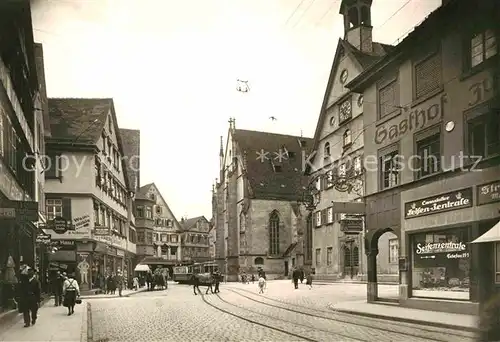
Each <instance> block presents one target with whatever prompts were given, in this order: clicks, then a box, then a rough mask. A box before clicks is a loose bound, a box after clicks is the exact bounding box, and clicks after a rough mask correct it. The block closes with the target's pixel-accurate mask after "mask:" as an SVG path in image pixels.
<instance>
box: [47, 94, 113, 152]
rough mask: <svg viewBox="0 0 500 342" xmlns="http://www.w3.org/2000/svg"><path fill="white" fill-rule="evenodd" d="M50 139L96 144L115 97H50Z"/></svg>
mask: <svg viewBox="0 0 500 342" xmlns="http://www.w3.org/2000/svg"><path fill="white" fill-rule="evenodd" d="M48 104H49V118H50V131H51V133H52V137H51V139H50V140H59V141H64V140H67V141H73V140H75V139H77V140H78V141H79V142H86V143H91V144H95V143H97V141H98V140H99V138H100V137H101V132H102V130H103V129H104V125H105V124H106V118H107V115H108V114H109V112H110V111H111V110H112V107H113V99H110V98H104V99H78V98H49V99H48Z"/></svg>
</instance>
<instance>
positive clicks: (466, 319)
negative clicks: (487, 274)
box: [328, 300, 478, 332]
mask: <svg viewBox="0 0 500 342" xmlns="http://www.w3.org/2000/svg"><path fill="white" fill-rule="evenodd" d="M328 307H329V308H330V309H332V310H334V311H337V312H342V313H347V314H351V315H358V316H364V317H371V318H379V319H386V320H391V321H398V322H405V323H414V324H421V325H428V326H434V327H439V328H446V329H455V330H462V331H469V332H477V331H478V321H477V317H476V316H472V315H463V314H453V313H447V312H439V311H428V310H418V309H410V308H404V307H400V306H397V305H389V304H372V303H367V302H366V300H363V301H350V302H340V303H335V304H328Z"/></svg>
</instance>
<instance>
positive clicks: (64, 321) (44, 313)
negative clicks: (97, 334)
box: [0, 302, 87, 342]
mask: <svg viewBox="0 0 500 342" xmlns="http://www.w3.org/2000/svg"><path fill="white" fill-rule="evenodd" d="M38 312H39V317H38V320H37V322H36V325H34V326H30V327H29V328H25V327H24V322H23V319H22V315H19V317H18V319H17V321H16V323H15V324H13V325H11V326H10V327H8V328H7V330H6V331H0V341H16V342H17V341H43V342H51V341H71V342H80V341H86V340H87V304H86V303H85V302H83V303H82V304H80V305H77V306H76V307H75V313H74V314H73V315H71V316H67V310H66V308H64V307H62V306H59V307H55V306H51V305H45V306H42V307H41V308H40V310H39V311H38Z"/></svg>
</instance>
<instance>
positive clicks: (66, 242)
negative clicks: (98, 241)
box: [52, 240, 75, 247]
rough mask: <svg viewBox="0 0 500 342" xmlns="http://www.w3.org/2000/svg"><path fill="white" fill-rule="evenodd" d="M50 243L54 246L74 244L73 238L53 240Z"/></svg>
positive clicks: (71, 245) (70, 245)
mask: <svg viewBox="0 0 500 342" xmlns="http://www.w3.org/2000/svg"><path fill="white" fill-rule="evenodd" d="M52 244H53V245H54V246H56V247H73V246H75V241H73V240H54V241H52Z"/></svg>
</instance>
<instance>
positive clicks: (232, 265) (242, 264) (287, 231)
mask: <svg viewBox="0 0 500 342" xmlns="http://www.w3.org/2000/svg"><path fill="white" fill-rule="evenodd" d="M311 144H312V140H311V139H310V138H303V137H297V136H291V135H283V134H275V133H267V132H256V131H249V130H241V129H236V128H235V124H234V121H231V124H230V128H229V132H228V138H227V142H226V146H225V148H224V147H223V146H222V138H221V148H220V153H219V154H220V178H219V179H218V180H217V188H216V193H215V194H214V197H213V210H214V213H213V215H214V217H215V229H216V261H217V263H218V266H219V269H220V270H222V271H223V272H224V273H226V274H227V279H228V280H229V281H237V280H238V279H239V275H240V274H241V273H242V272H246V273H247V274H249V273H252V272H257V269H259V268H261V269H263V270H264V271H265V272H266V274H267V276H268V278H270V279H276V278H283V277H287V276H289V274H290V271H291V269H292V268H293V267H304V268H307V267H310V263H311V260H310V258H309V259H308V258H307V257H308V256H310V253H306V252H305V248H304V245H305V244H306V243H307V242H306V240H305V239H304V237H305V236H304V232H305V226H306V217H307V214H308V213H307V212H306V211H305V210H304V208H303V206H302V205H301V204H300V200H301V198H302V195H303V191H304V190H303V186H304V185H305V184H306V183H307V179H306V177H304V176H303V172H302V167H303V163H302V161H303V158H304V155H305V154H306V150H307V149H310V146H311ZM280 151H281V152H280ZM266 152H267V154H266ZM283 153H285V154H286V155H284V154H283ZM280 156H281V157H280ZM309 222H310V221H309ZM309 227H310V228H312V226H310V225H309ZM306 235H307V234H306ZM309 236H310V235H309ZM309 246H311V244H309ZM207 247H208V246H207Z"/></svg>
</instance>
